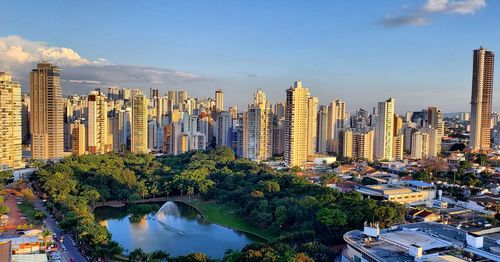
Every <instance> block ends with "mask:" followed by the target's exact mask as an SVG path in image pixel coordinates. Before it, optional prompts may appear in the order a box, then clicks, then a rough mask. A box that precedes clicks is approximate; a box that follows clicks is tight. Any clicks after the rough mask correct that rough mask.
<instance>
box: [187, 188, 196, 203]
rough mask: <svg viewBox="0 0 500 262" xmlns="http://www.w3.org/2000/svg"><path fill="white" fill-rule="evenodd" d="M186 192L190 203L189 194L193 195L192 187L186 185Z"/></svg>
mask: <svg viewBox="0 0 500 262" xmlns="http://www.w3.org/2000/svg"><path fill="white" fill-rule="evenodd" d="M187 194H188V197H189V203H191V196H192V195H194V187H192V186H188V188H187Z"/></svg>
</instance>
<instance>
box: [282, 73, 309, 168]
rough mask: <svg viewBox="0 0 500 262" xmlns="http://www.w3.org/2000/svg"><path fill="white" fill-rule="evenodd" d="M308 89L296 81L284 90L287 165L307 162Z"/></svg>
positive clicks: (300, 164) (299, 164) (298, 164)
mask: <svg viewBox="0 0 500 262" xmlns="http://www.w3.org/2000/svg"><path fill="white" fill-rule="evenodd" d="M308 115H309V89H308V88H305V87H303V86H302V82H300V81H296V82H295V83H294V85H293V87H290V88H289V89H287V90H286V109H285V152H284V155H285V162H286V163H287V164H288V166H302V165H304V164H305V163H306V162H307V145H308V140H307V125H308V121H309V120H308Z"/></svg>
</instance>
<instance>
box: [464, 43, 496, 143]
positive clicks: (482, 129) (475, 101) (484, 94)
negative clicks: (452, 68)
mask: <svg viewBox="0 0 500 262" xmlns="http://www.w3.org/2000/svg"><path fill="white" fill-rule="evenodd" d="M494 60H495V54H494V53H493V52H491V51H488V50H486V49H485V48H482V47H481V48H479V49H476V50H474V64H473V70H472V95H471V102H470V104H471V120H470V127H471V130H470V141H469V148H471V149H472V150H484V149H486V150H487V149H490V148H491V141H490V139H491V137H490V136H491V134H490V131H491V130H490V129H491V126H490V115H491V105H492V99H493V70H494V69H493V65H494Z"/></svg>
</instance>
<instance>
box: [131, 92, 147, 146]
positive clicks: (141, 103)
mask: <svg viewBox="0 0 500 262" xmlns="http://www.w3.org/2000/svg"><path fill="white" fill-rule="evenodd" d="M130 149H131V151H132V152H134V153H147V152H148V101H147V99H146V97H145V96H144V95H136V96H134V97H133V98H132V123H131V134H130Z"/></svg>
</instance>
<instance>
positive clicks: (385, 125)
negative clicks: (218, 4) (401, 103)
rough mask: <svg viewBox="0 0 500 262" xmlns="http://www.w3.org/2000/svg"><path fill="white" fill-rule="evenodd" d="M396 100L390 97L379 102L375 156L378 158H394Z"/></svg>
mask: <svg viewBox="0 0 500 262" xmlns="http://www.w3.org/2000/svg"><path fill="white" fill-rule="evenodd" d="M395 107H396V100H395V99H394V98H389V99H388V100H386V101H385V102H379V103H378V107H377V108H378V111H377V117H378V119H377V124H376V127H375V148H374V157H375V159H377V160H380V159H386V160H393V159H394V155H393V153H392V150H393V146H394V145H393V139H394V111H395Z"/></svg>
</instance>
